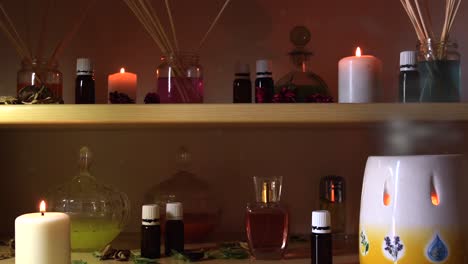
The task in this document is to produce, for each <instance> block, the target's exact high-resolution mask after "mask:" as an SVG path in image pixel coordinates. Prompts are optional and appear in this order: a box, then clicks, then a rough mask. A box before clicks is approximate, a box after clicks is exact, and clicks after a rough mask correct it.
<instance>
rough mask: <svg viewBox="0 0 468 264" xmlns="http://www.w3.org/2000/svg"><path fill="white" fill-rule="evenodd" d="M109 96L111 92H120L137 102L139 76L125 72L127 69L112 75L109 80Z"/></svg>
mask: <svg viewBox="0 0 468 264" xmlns="http://www.w3.org/2000/svg"><path fill="white" fill-rule="evenodd" d="M107 85H108V95H107V96H109V93H111V92H115V91H117V92H119V93H124V94H126V95H128V97H130V98H131V99H132V100H133V101H134V102H136V93H137V75H136V74H134V73H131V72H125V69H124V68H122V69H120V72H118V73H115V74H110V75H109V77H108V78H107Z"/></svg>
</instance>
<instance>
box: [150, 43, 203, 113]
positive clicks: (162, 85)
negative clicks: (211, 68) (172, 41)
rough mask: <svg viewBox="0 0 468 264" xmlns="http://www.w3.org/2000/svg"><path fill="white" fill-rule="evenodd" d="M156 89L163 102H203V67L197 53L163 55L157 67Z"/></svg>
mask: <svg viewBox="0 0 468 264" xmlns="http://www.w3.org/2000/svg"><path fill="white" fill-rule="evenodd" d="M156 91H157V93H158V95H159V98H160V103H161V104H178V103H203V93H204V91H203V67H202V66H201V65H200V57H199V56H198V55H197V54H195V53H190V52H180V53H177V54H169V55H165V56H162V57H161V64H160V65H159V66H158V68H157V69H156Z"/></svg>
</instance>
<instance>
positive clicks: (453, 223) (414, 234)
mask: <svg viewBox="0 0 468 264" xmlns="http://www.w3.org/2000/svg"><path fill="white" fill-rule="evenodd" d="M464 172H465V169H464V164H463V156H461V155H431V156H394V157H369V159H368V160H367V165H366V170H365V173H364V182H363V187H362V196H361V216H360V228H359V229H360V230H359V251H360V263H361V264H376V263H379V264H384V263H398V264H415V263H418V264H423V263H456V264H460V263H465V262H464V261H465V260H464V258H465V252H464V237H463V230H462V229H463V227H462V219H461V213H462V212H461V210H463V208H464V207H463V204H462V203H463V200H464V199H462V194H461V192H460V191H458V190H457V188H458V186H459V185H460V182H461V177H464V176H465V173H464ZM465 208H466V207H465ZM465 210H466V209H465Z"/></svg>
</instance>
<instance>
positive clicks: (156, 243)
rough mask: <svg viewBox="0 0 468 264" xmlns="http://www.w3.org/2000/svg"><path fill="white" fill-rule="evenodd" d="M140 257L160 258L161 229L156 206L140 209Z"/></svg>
mask: <svg viewBox="0 0 468 264" xmlns="http://www.w3.org/2000/svg"><path fill="white" fill-rule="evenodd" d="M141 256H142V257H144V258H149V259H155V258H160V257H161V227H160V222H159V206H158V205H157V204H148V205H143V208H142V217H141Z"/></svg>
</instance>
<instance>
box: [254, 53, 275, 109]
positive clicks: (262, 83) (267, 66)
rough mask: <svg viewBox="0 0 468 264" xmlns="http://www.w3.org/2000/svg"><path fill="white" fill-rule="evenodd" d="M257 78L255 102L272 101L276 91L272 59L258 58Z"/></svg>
mask: <svg viewBox="0 0 468 264" xmlns="http://www.w3.org/2000/svg"><path fill="white" fill-rule="evenodd" d="M256 66H257V67H256V68H257V79H255V103H272V102H273V95H274V93H275V84H274V82H273V77H272V75H273V73H272V68H273V66H272V63H271V61H270V60H257V63H256Z"/></svg>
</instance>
